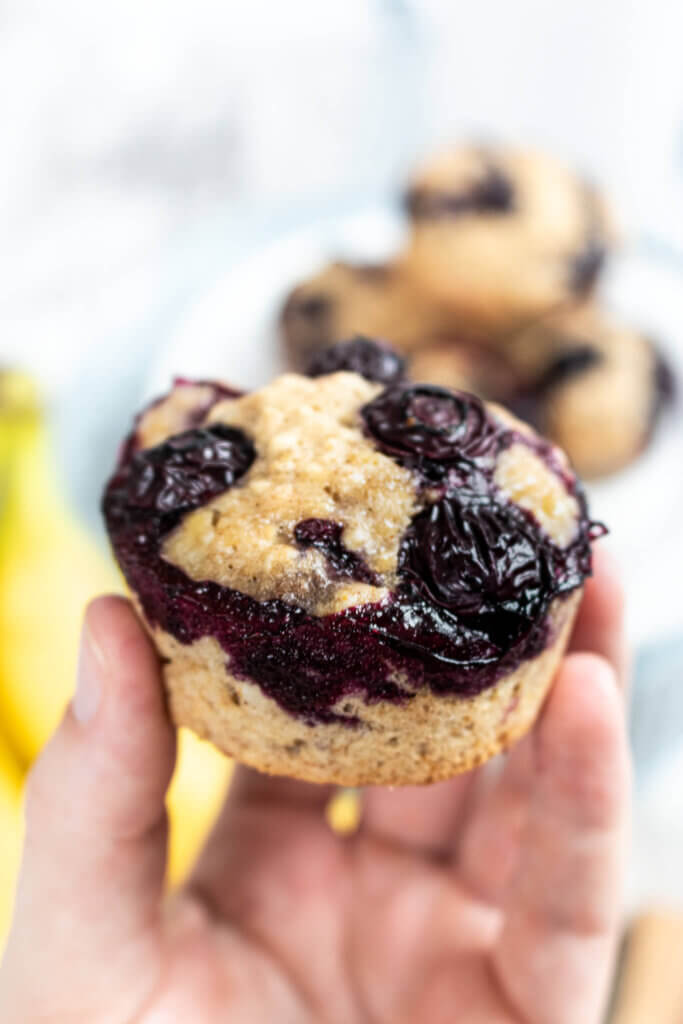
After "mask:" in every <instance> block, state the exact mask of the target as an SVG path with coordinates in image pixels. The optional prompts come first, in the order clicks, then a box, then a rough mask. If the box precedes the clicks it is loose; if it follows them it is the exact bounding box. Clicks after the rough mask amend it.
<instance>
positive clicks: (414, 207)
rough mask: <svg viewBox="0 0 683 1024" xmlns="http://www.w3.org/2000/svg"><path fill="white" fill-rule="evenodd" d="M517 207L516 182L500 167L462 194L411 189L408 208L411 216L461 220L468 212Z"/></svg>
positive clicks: (485, 211)
mask: <svg viewBox="0 0 683 1024" xmlns="http://www.w3.org/2000/svg"><path fill="white" fill-rule="evenodd" d="M514 205H515V194H514V189H513V186H512V182H511V181H510V180H509V178H507V177H506V176H505V175H504V174H503V172H502V171H500V170H498V168H497V167H489V168H488V169H487V171H486V174H485V175H484V176H483V177H482V178H480V179H479V181H475V182H474V183H473V184H472V186H471V187H470V188H469V189H463V190H461V191H458V192H456V191H453V192H447V191H431V190H430V189H427V188H414V189H410V190H409V191H408V192H407V193H406V196H405V199H404V206H405V209H406V211H407V212H408V213H409V214H410V216H411V217H417V218H420V217H457V216H459V215H461V214H464V213H509V212H510V211H511V210H512V209H513V208H514Z"/></svg>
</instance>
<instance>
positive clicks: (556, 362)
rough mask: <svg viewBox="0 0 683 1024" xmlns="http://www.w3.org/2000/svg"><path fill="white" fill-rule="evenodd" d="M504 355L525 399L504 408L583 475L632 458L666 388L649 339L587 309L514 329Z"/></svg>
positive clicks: (667, 377)
mask: <svg viewBox="0 0 683 1024" xmlns="http://www.w3.org/2000/svg"><path fill="white" fill-rule="evenodd" d="M509 356H510V359H511V361H512V362H513V363H514V365H515V366H516V368H517V370H518V372H519V373H520V376H521V378H522V379H523V380H525V381H526V382H527V383H526V392H525V394H526V397H525V398H523V399H522V403H521V404H520V403H519V402H518V403H517V405H515V403H514V402H513V403H512V407H513V408H516V409H517V411H519V412H520V413H521V414H522V415H526V418H528V419H529V420H531V421H532V422H533V423H534V425H535V426H536V427H537V429H538V430H540V431H541V433H543V434H546V435H547V436H548V437H549V438H551V440H552V441H554V442H555V443H556V444H558V445H560V446H561V447H562V448H564V450H565V451H566V452H567V454H568V456H569V458H570V460H571V462H572V464H573V465H574V466H575V468H576V469H577V471H578V472H579V473H580V474H581V475H582V476H584V477H592V478H594V477H601V476H606V475H608V474H610V473H614V472H616V471H617V470H619V469H621V468H623V467H624V466H626V465H628V463H630V462H632V461H633V459H635V458H636V457H637V456H638V455H639V454H640V452H641V451H642V450H643V448H645V446H646V445H647V443H648V441H649V440H650V437H651V435H652V432H653V430H654V427H655V424H656V421H657V418H658V416H659V413H660V411H661V409H662V407H663V406H664V404H665V403H666V402H667V401H668V399H669V398H670V397H671V394H672V390H673V382H672V376H671V373H670V370H669V369H668V366H667V364H666V362H665V360H664V359H663V357H662V355H661V354H660V353H659V352H658V350H657V348H656V347H655V346H654V345H653V343H652V342H651V341H650V339H648V338H647V337H645V336H644V335H643V334H641V333H639V332H638V331H635V330H633V329H631V328H628V327H625V326H624V325H622V324H620V323H618V322H617V321H614V320H612V319H610V318H608V317H607V316H606V315H605V314H603V313H602V312H600V311H599V310H597V309H595V308H594V307H586V308H584V309H580V310H576V311H573V312H572V313H569V314H567V313H565V314H562V315H559V316H555V317H551V318H549V319H548V320H546V321H545V322H543V323H539V324H537V325H535V326H534V327H531V328H528V329H527V330H525V331H522V332H520V334H519V335H517V337H516V338H514V339H510V346H509ZM525 403H526V406H527V407H526V408H525Z"/></svg>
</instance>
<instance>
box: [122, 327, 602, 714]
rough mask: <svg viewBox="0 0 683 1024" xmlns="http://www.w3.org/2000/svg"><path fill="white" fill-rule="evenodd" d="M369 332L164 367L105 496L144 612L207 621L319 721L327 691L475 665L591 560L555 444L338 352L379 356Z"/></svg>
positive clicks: (573, 583)
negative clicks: (254, 386) (270, 368)
mask: <svg viewBox="0 0 683 1024" xmlns="http://www.w3.org/2000/svg"><path fill="white" fill-rule="evenodd" d="M368 345H369V343H368V342H367V340H366V339H363V346H364V347H363V353H364V354H363V358H361V357H360V355H359V343H353V344H347V345H346V346H344V347H340V349H339V350H338V351H337V355H336V358H332V359H331V363H330V365H331V367H332V369H333V372H330V373H322V374H321V375H319V376H316V377H307V376H303V375H298V374H286V375H284V376H282V377H280V378H278V379H276V380H275V381H273V382H272V383H271V384H270V385H268V386H267V387H265V388H262V389H260V390H258V391H255V392H252V393H250V394H243V395H240V394H238V393H237V392H235V391H233V390H231V389H229V388H227V386H225V385H218V384H216V385H210V384H207V383H206V382H203V383H199V384H196V385H193V384H190V383H188V382H185V381H182V382H179V383H177V384H176V386H175V387H174V389H173V390H172V391H171V392H170V394H169V395H168V396H165V397H164V398H163V399H161V400H159V401H157V402H156V403H154V404H153V405H152V406H151V407H150V408H148V410H147V411H145V412H144V413H143V414H142V415H141V416H140V417H139V418H138V420H137V423H136V426H135V430H134V434H133V435H132V436H131V438H129V439H128V441H127V442H126V444H125V446H124V448H123V453H122V459H121V462H120V465H119V467H118V469H117V470H116V472H115V474H114V476H113V477H112V479H111V481H110V482H109V485H108V487H107V490H106V492H105V496H104V503H103V507H104V514H105V518H106V522H107V526H108V529H109V533H110V536H111V538H112V543H113V546H114V550H115V553H116V555H117V557H118V559H119V561H120V563H121V566H122V568H123V570H124V573H125V574H126V576H127V579H128V582H129V584H130V586H131V588H132V590H133V591H134V593H135V594H136V595H137V598H138V600H139V602H140V604H141V606H142V609H143V611H144V613H145V616H146V618H147V619H148V621H149V622H150V624H151V625H153V626H159V627H161V628H163V629H166V630H167V631H168V632H171V633H173V635H174V636H176V637H177V638H178V639H180V640H181V641H182V642H192V641H193V640H194V639H197V638H199V637H201V636H205V635H211V636H215V637H216V639H218V640H219V642H220V643H221V644H222V646H223V647H224V649H225V650H226V653H227V654H228V656H229V659H230V662H229V663H230V668H231V672H233V674H236V675H243V676H244V677H245V678H249V679H251V680H252V681H255V682H257V683H259V685H261V686H262V688H264V689H265V690H266V692H268V693H270V694H271V695H273V696H275V697H276V699H278V700H279V702H280V703H281V704H282V706H284V707H286V708H287V710H290V711H291V712H292V713H294V714H303V715H306V716H308V717H312V718H314V719H316V718H317V719H318V720H321V716H323V719H324V716H325V715H327V716H329V715H330V714H335V713H336V712H335V711H334V705H335V703H336V701H337V700H338V699H339V697H340V696H341V695H342V694H343V693H346V692H357V691H362V692H364V693H365V696H366V699H367V700H370V701H373V700H378V699H392V700H397V699H409V696H410V694H411V693H414V692H416V690H418V689H419V688H420V687H422V686H425V685H428V686H430V687H431V688H432V689H433V690H434V691H435V692H456V693H463V694H468V693H475V692H479V691H480V690H481V689H482V688H484V687H485V686H487V685H492V684H493V683H494V682H495V681H496V679H497V678H499V677H500V675H501V674H503V673H504V672H506V671H509V670H510V668H511V667H513V666H516V665H517V664H519V663H520V661H522V660H524V659H526V658H528V657H532V656H533V655H534V654H536V653H539V652H540V650H542V649H543V647H544V646H545V645H546V644H547V642H548V639H549V637H548V635H547V629H546V626H547V620H548V611H549V608H550V605H551V603H552V602H553V601H554V600H555V599H556V598H558V597H561V596H562V595H564V594H566V593H569V592H570V591H571V590H574V589H576V588H577V587H579V586H581V584H582V582H583V579H584V577H585V576H586V574H587V573H588V572H589V571H590V539H591V537H592V536H593V535H594V533H595V528H594V524H591V523H590V522H589V520H588V518H587V514H586V507H585V501H584V499H583V496H582V493H581V490H580V488H579V486H578V484H577V482H576V480H575V478H574V476H573V474H572V473H571V471H570V470H569V467H568V465H567V462H566V460H565V459H564V457H563V456H562V454H561V453H560V452H559V451H558V450H557V449H555V448H553V447H551V446H550V445H548V444H547V443H545V442H542V441H541V440H540V439H539V438H538V437H537V436H536V435H535V434H533V432H531V431H530V430H528V428H526V427H524V426H522V425H521V424H519V423H518V422H517V421H516V420H514V419H513V418H512V417H511V416H510V415H509V414H507V413H505V412H504V411H503V410H500V409H497V408H496V407H493V406H489V407H487V406H486V405H484V404H483V403H482V402H480V401H479V400H478V399H477V398H475V397H474V396H472V395H468V394H465V393H462V392H451V391H448V390H446V389H443V388H439V387H433V386H429V385H416V384H412V383H410V382H408V381H406V380H405V379H402V378H400V377H398V378H397V379H394V380H392V381H390V382H389V383H385V382H384V381H381V382H380V381H377V380H368V379H366V377H363V376H361V375H360V374H359V373H357V372H350V371H348V370H347V369H345V368H344V363H345V361H346V362H347V363H349V364H350V365H354V366H355V367H356V368H358V367H360V368H363V367H367V372H368V373H370V374H372V373H373V371H374V372H377V367H380V368H385V367H386V350H383V349H381V350H379V351H380V355H379V356H378V355H377V354H375V357H374V358H368V356H369V355H370V356H371V355H372V352H371V350H369V349H368ZM340 364H341V365H340ZM316 372H317V373H319V372H320V368H319V367H318V368H317V370H316Z"/></svg>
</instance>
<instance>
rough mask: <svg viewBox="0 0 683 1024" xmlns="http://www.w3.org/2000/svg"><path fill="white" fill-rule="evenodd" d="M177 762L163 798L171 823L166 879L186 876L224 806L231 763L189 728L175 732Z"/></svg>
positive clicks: (179, 879)
mask: <svg viewBox="0 0 683 1024" xmlns="http://www.w3.org/2000/svg"><path fill="white" fill-rule="evenodd" d="M178 743H179V746H178V760H177V763H176V770H175V772H174V775H173V779H172V780H171V786H170V788H169V791H168V794H167V796H166V807H167V809H168V815H169V820H170V834H169V844H168V867H167V880H168V883H169V885H172V886H174V885H178V883H180V882H182V881H183V879H184V878H186V877H187V875H188V873H189V871H190V869H191V868H192V865H193V864H194V862H195V859H196V857H197V854H198V853H199V851H200V849H201V847H202V846H203V844H204V840H205V839H206V837H207V835H208V834H209V832H210V830H211V828H212V826H213V824H214V822H215V820H216V817H217V815H218V812H219V810H220V808H221V805H222V803H223V799H224V797H225V793H226V790H227V787H228V782H229V780H230V775H231V773H232V762H231V761H230V760H229V758H227V757H224V755H223V754H221V753H220V752H219V751H218V750H216V748H215V747H213V746H212V745H211V744H210V743H206V742H205V741H204V740H200V739H198V738H197V737H196V736H195V735H194V733H192V732H190V731H189V730H188V729H181V730H180V731H179V733H178Z"/></svg>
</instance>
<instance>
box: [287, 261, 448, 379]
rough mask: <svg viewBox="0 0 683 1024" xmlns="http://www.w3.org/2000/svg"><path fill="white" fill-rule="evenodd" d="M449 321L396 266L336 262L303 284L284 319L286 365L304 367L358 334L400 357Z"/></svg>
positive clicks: (299, 287) (293, 294) (293, 298)
mask: <svg viewBox="0 0 683 1024" xmlns="http://www.w3.org/2000/svg"><path fill="white" fill-rule="evenodd" d="M446 319H448V320H452V319H453V317H452V314H449V315H448V316H447V315H446V314H445V313H444V312H442V311H441V310H440V309H439V307H438V306H437V305H436V304H435V303H434V302H433V301H432V300H431V299H430V298H426V297H425V296H423V295H422V294H421V293H420V291H419V289H418V288H416V286H415V284H414V282H413V281H412V278H411V275H410V274H409V273H406V272H404V271H403V269H402V268H400V267H399V266H398V265H397V264H391V263H385V264H379V263H378V264H354V263H343V262H341V261H337V262H335V263H330V264H329V265H328V266H326V267H324V268H323V269H322V270H320V271H319V272H318V273H317V274H315V275H314V276H313V277H311V278H309V279H308V280H307V281H303V282H302V283H301V284H299V285H298V286H297V287H296V288H294V290H293V291H292V292H291V293H290V295H289V296H288V298H287V300H286V302H285V304H284V306H283V309H282V312H281V314H280V331H281V335H282V340H283V344H284V349H285V358H286V360H287V365H288V366H289V367H290V368H292V369H294V370H301V369H303V368H304V367H306V366H307V365H308V363H309V361H310V359H311V357H312V356H313V355H314V354H315V353H316V352H317V351H319V350H320V349H323V348H325V347H326V346H328V345H332V344H334V343H335V342H337V341H343V340H346V339H348V338H351V337H352V336H353V335H356V334H365V335H369V336H371V337H375V338H384V339H385V340H386V341H389V342H391V344H392V345H393V346H394V347H395V348H396V349H398V350H399V351H400V352H407V351H411V350H412V349H414V348H416V347H419V346H420V345H422V344H424V342H425V340H426V339H427V338H429V336H430V335H432V334H433V333H434V332H435V331H437V330H438V328H439V326H442V325H443V324H444V323H445V321H446Z"/></svg>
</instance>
